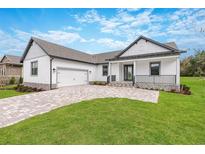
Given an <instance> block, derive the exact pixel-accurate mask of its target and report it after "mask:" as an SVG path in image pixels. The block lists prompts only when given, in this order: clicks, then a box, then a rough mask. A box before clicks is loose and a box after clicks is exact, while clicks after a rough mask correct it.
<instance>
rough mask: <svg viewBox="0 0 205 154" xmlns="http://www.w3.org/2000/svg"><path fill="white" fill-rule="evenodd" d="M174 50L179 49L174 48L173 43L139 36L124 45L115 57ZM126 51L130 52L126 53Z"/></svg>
mask: <svg viewBox="0 0 205 154" xmlns="http://www.w3.org/2000/svg"><path fill="white" fill-rule="evenodd" d="M138 42H139V43H138ZM174 51H179V50H178V49H177V48H174V47H173V44H172V46H171V45H170V44H169V45H167V44H162V43H160V42H157V41H155V40H152V39H150V38H147V37H144V36H139V37H138V38H137V39H136V40H135V41H134V42H132V43H131V44H130V45H129V46H128V47H126V48H125V49H124V50H123V51H122V52H121V53H120V54H119V55H118V56H117V57H121V56H133V55H140V54H150V53H156V52H174ZM126 52H130V53H127V54H126Z"/></svg>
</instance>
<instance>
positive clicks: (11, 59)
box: [0, 55, 21, 64]
mask: <svg viewBox="0 0 205 154" xmlns="http://www.w3.org/2000/svg"><path fill="white" fill-rule="evenodd" d="M20 59H21V57H19V56H14V55H4V56H3V58H2V59H1V61H0V62H1V63H10V64H21V63H20Z"/></svg>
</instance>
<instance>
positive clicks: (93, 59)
mask: <svg viewBox="0 0 205 154" xmlns="http://www.w3.org/2000/svg"><path fill="white" fill-rule="evenodd" d="M33 41H34V42H36V43H37V44H38V45H39V47H40V48H41V49H42V50H43V51H45V53H46V54H47V55H49V56H51V57H54V58H61V59H67V60H74V61H80V62H85V63H91V64H99V63H107V62H106V59H108V58H109V57H112V58H114V56H116V55H117V54H119V52H120V51H114V52H105V53H101V54H88V53H85V52H82V51H79V50H75V49H72V48H67V47H64V46H61V45H58V44H55V43H52V42H48V41H45V40H42V39H39V38H35V37H32V38H31V39H30V41H29V43H28V45H27V47H26V50H25V52H24V54H23V56H22V59H21V61H23V60H24V58H25V56H26V54H27V52H28V50H29V48H30V46H31V44H32V43H33Z"/></svg>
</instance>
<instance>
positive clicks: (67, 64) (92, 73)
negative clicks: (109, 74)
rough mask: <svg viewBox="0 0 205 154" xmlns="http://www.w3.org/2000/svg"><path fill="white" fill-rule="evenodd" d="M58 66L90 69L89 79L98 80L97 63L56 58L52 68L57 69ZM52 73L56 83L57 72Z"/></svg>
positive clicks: (53, 80)
mask: <svg viewBox="0 0 205 154" xmlns="http://www.w3.org/2000/svg"><path fill="white" fill-rule="evenodd" d="M58 67H63V68H72V69H82V70H88V72H89V73H88V77H89V81H95V80H96V65H93V64H87V63H82V62H76V61H71V60H63V59H57V58H54V59H53V62H52V68H55V69H57V68H58ZM52 73H53V75H52V83H53V84H56V80H57V78H56V76H57V74H56V73H57V72H52Z"/></svg>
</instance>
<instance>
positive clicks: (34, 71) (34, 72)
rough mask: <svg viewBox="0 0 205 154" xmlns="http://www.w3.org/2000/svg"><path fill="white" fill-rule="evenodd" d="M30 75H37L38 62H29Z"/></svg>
mask: <svg viewBox="0 0 205 154" xmlns="http://www.w3.org/2000/svg"><path fill="white" fill-rule="evenodd" d="M31 75H38V61H34V62H31Z"/></svg>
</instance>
